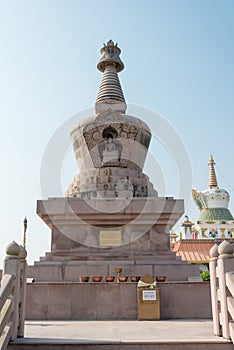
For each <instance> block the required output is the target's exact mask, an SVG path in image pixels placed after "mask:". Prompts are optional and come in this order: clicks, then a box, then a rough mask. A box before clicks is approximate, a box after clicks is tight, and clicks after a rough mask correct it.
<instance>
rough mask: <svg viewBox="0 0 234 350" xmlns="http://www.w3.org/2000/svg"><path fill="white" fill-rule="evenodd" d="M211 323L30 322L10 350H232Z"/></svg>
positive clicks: (190, 321) (177, 321)
mask: <svg viewBox="0 0 234 350" xmlns="http://www.w3.org/2000/svg"><path fill="white" fill-rule="evenodd" d="M233 348H234V345H233V344H232V343H231V342H230V341H228V340H225V339H223V338H220V337H216V336H214V335H213V329H212V321H210V320H199V321H198V320H186V321H185V320H174V321H66V322H64V321H40V322H38V321H33V322H32V321H30V322H29V321H28V322H26V330H25V338H24V339H17V340H16V341H15V343H13V344H10V345H9V346H8V348H7V349H8V350H35V349H40V350H44V349H46V350H48V349H53V350H62V349H63V350H70V349H80V350H81V349H85V350H94V349H95V350H103V349H106V350H107V349H108V350H117V349H118V350H133V349H134V350H221V349H222V350H233Z"/></svg>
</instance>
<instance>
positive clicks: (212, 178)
mask: <svg viewBox="0 0 234 350" xmlns="http://www.w3.org/2000/svg"><path fill="white" fill-rule="evenodd" d="M208 164H209V166H210V176H209V188H213V187H218V183H217V178H216V174H215V168H214V165H215V162H214V159H213V157H212V155H210V159H209V163H208Z"/></svg>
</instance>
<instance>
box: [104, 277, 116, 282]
mask: <svg viewBox="0 0 234 350" xmlns="http://www.w3.org/2000/svg"><path fill="white" fill-rule="evenodd" d="M114 280H115V276H106V282H114Z"/></svg>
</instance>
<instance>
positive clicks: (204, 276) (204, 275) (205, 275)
mask: <svg viewBox="0 0 234 350" xmlns="http://www.w3.org/2000/svg"><path fill="white" fill-rule="evenodd" d="M201 276H202V280H203V281H209V280H210V271H208V270H206V271H202V275H201Z"/></svg>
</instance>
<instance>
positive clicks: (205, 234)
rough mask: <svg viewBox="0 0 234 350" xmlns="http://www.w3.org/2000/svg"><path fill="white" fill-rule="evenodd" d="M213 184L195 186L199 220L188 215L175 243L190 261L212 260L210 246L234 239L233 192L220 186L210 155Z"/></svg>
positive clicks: (200, 262) (210, 180)
mask: <svg viewBox="0 0 234 350" xmlns="http://www.w3.org/2000/svg"><path fill="white" fill-rule="evenodd" d="M208 164H209V188H208V189H206V190H203V191H198V190H196V189H192V197H193V200H194V202H195V204H196V206H197V207H198V209H199V211H200V216H199V218H198V220H197V221H196V222H195V223H192V222H191V221H189V219H188V217H186V220H185V221H184V222H183V223H182V227H183V232H182V234H181V236H182V237H181V239H180V240H178V241H177V242H176V243H174V244H173V251H174V252H176V254H177V256H180V257H181V258H182V259H183V260H185V261H188V262H189V263H198V264H203V263H208V262H209V250H210V249H211V247H212V246H213V245H214V243H215V242H216V243H217V244H220V243H221V242H222V241H223V240H224V239H226V240H230V241H231V242H233V241H234V239H233V238H234V219H233V216H232V214H231V212H230V211H229V209H228V204H229V199H230V195H229V193H228V192H227V191H226V190H225V189H221V188H219V186H218V182H217V177H216V173H215V167H214V166H215V162H214V159H213V157H212V155H211V156H210V159H209V163H208Z"/></svg>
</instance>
